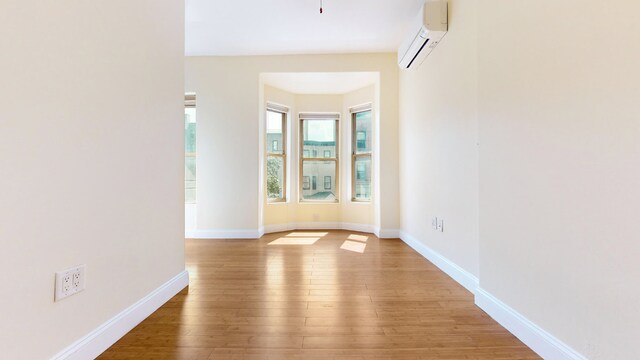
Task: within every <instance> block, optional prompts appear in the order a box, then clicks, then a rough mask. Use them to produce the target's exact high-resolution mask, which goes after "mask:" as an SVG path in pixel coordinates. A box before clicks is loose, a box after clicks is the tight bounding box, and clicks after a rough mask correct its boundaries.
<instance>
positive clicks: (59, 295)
mask: <svg viewBox="0 0 640 360" xmlns="http://www.w3.org/2000/svg"><path fill="white" fill-rule="evenodd" d="M84 286H85V266H84V265H79V266H76V267H73V268H70V269H66V270H62V271H58V272H56V283H55V295H54V301H60V300H62V299H64V298H66V297H69V296H71V295H73V294H77V293H79V292H80V291H82V290H84Z"/></svg>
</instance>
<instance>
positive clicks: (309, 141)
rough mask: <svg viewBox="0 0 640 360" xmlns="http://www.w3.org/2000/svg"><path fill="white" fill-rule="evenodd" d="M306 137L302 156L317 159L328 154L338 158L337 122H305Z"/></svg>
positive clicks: (304, 132)
mask: <svg viewBox="0 0 640 360" xmlns="http://www.w3.org/2000/svg"><path fill="white" fill-rule="evenodd" d="M302 133H303V137H304V143H303V146H304V148H303V151H302V154H303V156H304V157H305V158H308V157H312V158H317V157H319V156H323V157H324V154H328V155H330V156H328V157H330V158H335V157H336V137H337V136H336V135H337V134H336V121H335V120H303V121H302Z"/></svg>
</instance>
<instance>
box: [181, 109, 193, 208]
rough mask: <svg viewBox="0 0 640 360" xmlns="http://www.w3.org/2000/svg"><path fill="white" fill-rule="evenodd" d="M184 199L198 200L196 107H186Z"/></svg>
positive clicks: (187, 200) (190, 202)
mask: <svg viewBox="0 0 640 360" xmlns="http://www.w3.org/2000/svg"><path fill="white" fill-rule="evenodd" d="M184 152H185V157H184V201H185V203H187V204H194V203H195V202H196V109H195V108H185V109H184Z"/></svg>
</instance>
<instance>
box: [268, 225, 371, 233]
mask: <svg viewBox="0 0 640 360" xmlns="http://www.w3.org/2000/svg"><path fill="white" fill-rule="evenodd" d="M292 230H349V231H357V232H365V233H371V234H373V233H375V231H374V230H375V228H374V227H373V225H369V224H356V223H343V222H296V223H286V224H273V225H266V226H265V227H264V233H265V234H270V233H276V232H282V231H292Z"/></svg>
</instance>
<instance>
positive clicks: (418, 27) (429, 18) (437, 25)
mask: <svg viewBox="0 0 640 360" xmlns="http://www.w3.org/2000/svg"><path fill="white" fill-rule="evenodd" d="M447 5H448V4H447V0H427V1H425V3H424V5H423V6H422V8H421V9H420V13H419V14H418V17H417V18H416V20H415V21H414V23H413V24H412V25H411V32H410V34H409V36H408V37H407V39H406V40H405V41H404V42H403V44H402V45H401V46H400V49H398V65H399V66H400V67H401V68H403V69H415V68H417V67H418V66H420V64H422V62H423V61H424V59H426V58H427V56H428V55H429V54H430V53H431V52H432V51H433V49H434V48H435V47H436V46H437V45H438V43H439V42H440V40H442V37H444V35H445V34H446V33H447V30H448V16H449V13H448V8H447Z"/></svg>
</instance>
